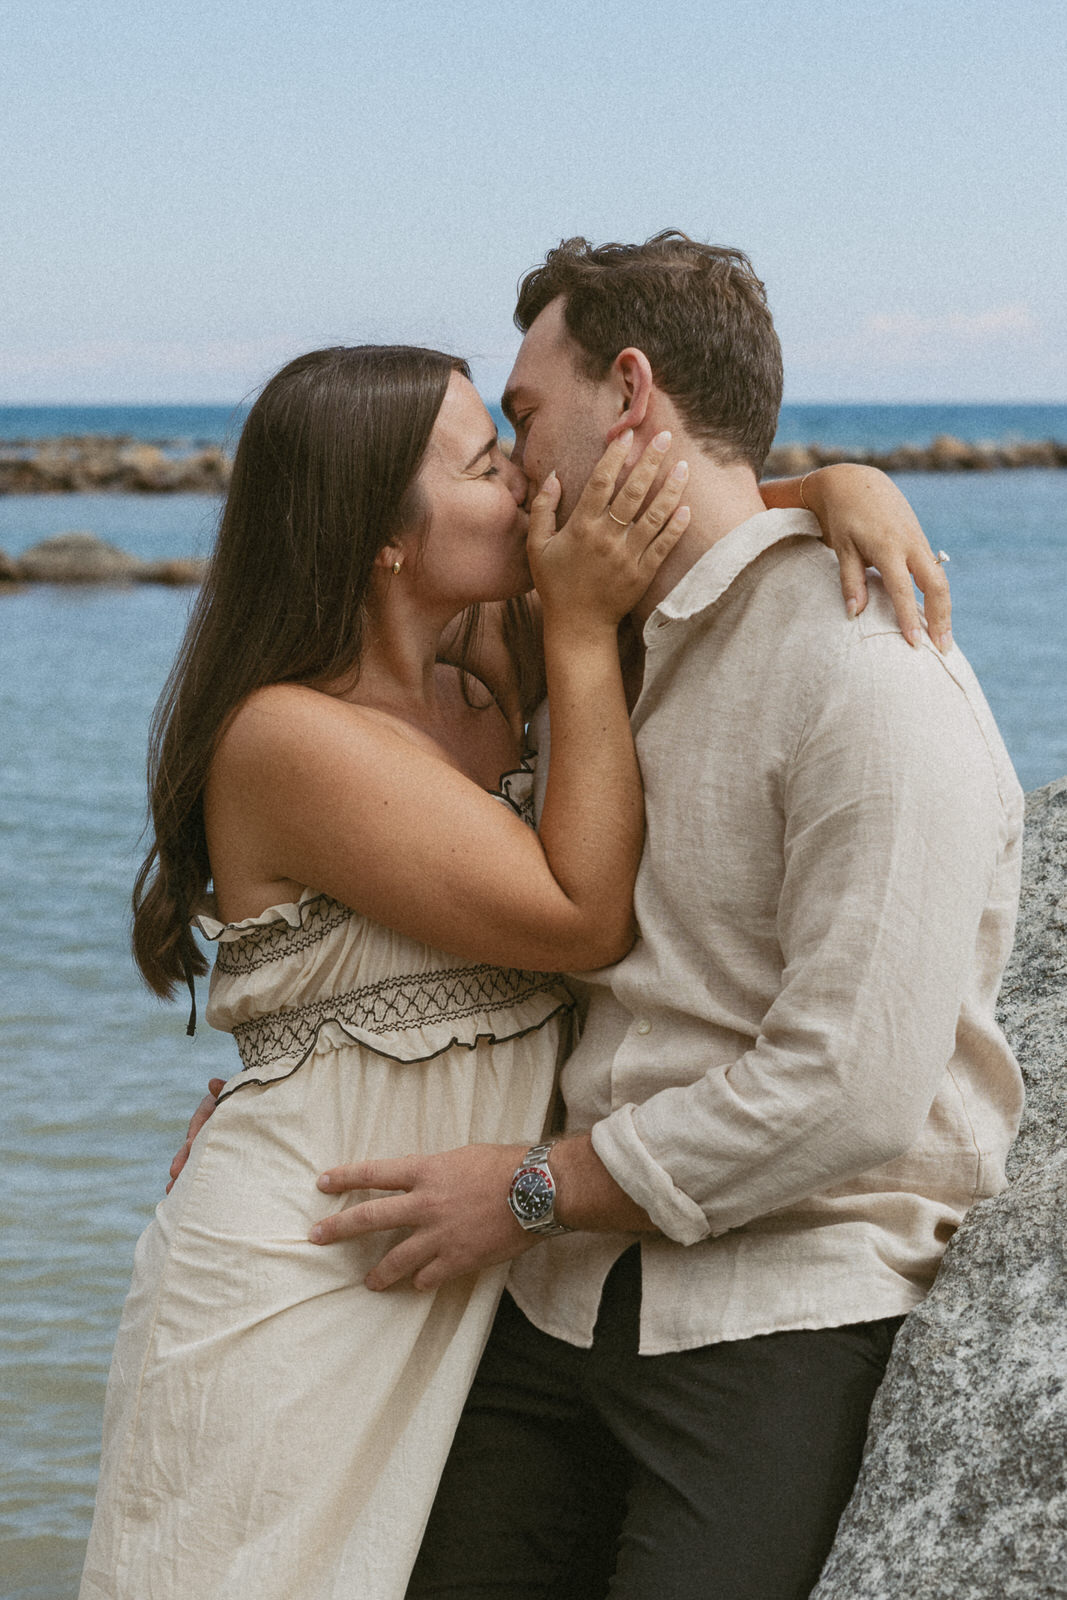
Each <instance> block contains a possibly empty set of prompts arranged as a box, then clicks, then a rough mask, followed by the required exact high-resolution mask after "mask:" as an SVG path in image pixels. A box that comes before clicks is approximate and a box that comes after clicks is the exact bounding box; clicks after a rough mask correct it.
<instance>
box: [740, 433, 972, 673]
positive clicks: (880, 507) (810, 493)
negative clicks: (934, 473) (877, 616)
mask: <svg viewBox="0 0 1067 1600" xmlns="http://www.w3.org/2000/svg"><path fill="white" fill-rule="evenodd" d="M760 494H761V495H762V496H763V503H764V505H765V506H767V507H768V509H770V510H773V509H775V508H777V507H786V508H795V507H800V508H803V509H804V510H806V511H811V512H814V514H815V516H817V517H818V519H819V524H820V526H821V527H822V531H823V539H824V541H825V542H826V544H828V545H829V546H830V549H831V550H832V551H833V552H834V554H835V555H836V557H837V559H838V562H839V563H840V566H841V591H842V593H843V594H844V597H845V602H846V604H847V605H848V607H849V609H850V612H851V614H852V615H853V616H858V614H859V613H860V612H861V611H862V610H863V608H864V606H865V605H866V604H867V579H866V575H865V569H866V568H867V567H877V569H878V571H879V573H880V575H881V579H882V582H883V584H884V585H885V588H886V592H887V593H888V595H889V597H890V599H891V600H892V602H893V609H894V610H895V611H896V614H897V623H898V624H899V627H900V631H901V633H903V635H904V637H905V638H906V639H908V640H909V641H910V642H911V643H912V644H917V643H918V641H919V638H920V637H921V633H922V625H921V621H920V618H919V608H918V606H917V605H916V603H915V590H914V589H913V588H912V579H913V578H914V580H915V582H916V583H917V584H918V586H919V588H920V589H921V590H922V593H923V596H924V599H925V610H926V626H927V629H928V631H929V633H930V637H931V638H932V639H933V641H934V643H935V644H936V645H937V647H938V649H939V650H941V651H946V650H950V649H951V648H952V631H951V629H952V598H951V595H950V594H949V586H948V579H947V577H946V576H945V570H944V567H943V566H942V565H940V564H939V563H938V561H936V560H935V558H934V552H933V551H932V550H931V548H930V545H929V542H928V540H927V538H926V535H925V534H924V533H923V531H922V528H921V527H920V526H919V523H918V521H917V519H916V516H915V513H914V512H913V511H912V509H911V506H910V505H909V504H908V501H907V498H906V497H905V496H904V495H903V494H902V493H901V491H900V490H899V489H898V488H897V486H896V484H895V483H894V482H893V480H892V478H889V477H887V476H886V474H885V473H884V472H882V471H880V470H879V468H877V467H862V466H859V465H857V464H855V463H852V462H845V461H843V462H840V463H837V464H835V465H833V466H829V467H817V468H816V469H815V470H814V471H813V472H808V473H805V475H804V476H803V477H801V478H776V479H772V480H770V481H768V482H767V483H761V484H760Z"/></svg>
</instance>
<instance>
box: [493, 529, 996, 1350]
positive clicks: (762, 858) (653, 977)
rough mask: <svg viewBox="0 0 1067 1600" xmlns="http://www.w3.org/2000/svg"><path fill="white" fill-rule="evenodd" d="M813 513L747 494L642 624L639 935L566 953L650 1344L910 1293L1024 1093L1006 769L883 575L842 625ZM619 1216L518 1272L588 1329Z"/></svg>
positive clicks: (569, 1328) (789, 1321)
mask: <svg viewBox="0 0 1067 1600" xmlns="http://www.w3.org/2000/svg"><path fill="white" fill-rule="evenodd" d="M817 533H818V527H817V524H816V523H815V520H814V518H812V517H810V516H808V514H807V513H805V512H802V511H767V512H764V513H763V514H762V515H759V516H755V517H753V518H751V519H750V520H749V521H748V522H746V523H744V524H742V525H741V526H740V527H738V528H735V529H734V530H733V531H732V532H731V533H730V534H728V535H727V536H726V537H725V538H724V539H722V540H720V541H719V542H718V543H717V544H715V545H714V546H713V547H712V548H711V549H710V550H709V551H708V552H707V553H706V554H705V555H704V556H703V557H702V558H701V560H700V561H698V562H697V563H696V565H695V566H694V567H692V568H691V569H690V571H689V572H688V573H686V575H685V576H684V577H683V578H682V579H681V581H680V582H679V583H678V584H677V585H676V586H675V588H674V589H672V590H671V592H670V593H669V594H668V595H667V596H666V598H665V599H664V600H663V602H662V604H661V605H660V606H659V607H658V608H657V610H656V611H655V612H653V614H652V616H651V617H650V618H649V621H648V623H647V624H646V627H645V630H644V635H645V643H646V648H647V656H646V664H645V676H644V683H643V687H642V691H641V696H640V699H639V700H638V702H637V705H636V707H635V709H634V713H633V727H634V732H635V737H636V741H637V749H638V753H639V755H640V760H641V769H642V772H643V774H644V780H645V789H646V810H647V839H646V844H645V851H644V856H643V859H642V862H641V868H640V873H639V875H638V880H637V889H636V896H635V903H636V909H637V916H638V921H639V926H640V930H641V934H640V938H639V939H638V942H637V943H636V945H635V946H634V948H633V950H632V951H631V952H630V954H629V955H627V956H626V957H625V958H624V959H623V960H622V961H620V962H619V963H618V964H617V965H615V966H613V967H610V968H606V969H604V970H603V971H600V972H597V973H594V974H591V975H587V980H588V982H589V1007H588V1016H587V1020H586V1024H585V1028H584V1031H583V1034H582V1038H581V1041H580V1043H579V1045H578V1047H577V1049H576V1051H575V1053H574V1054H573V1055H572V1056H571V1058H570V1060H569V1062H568V1063H567V1065H566V1067H565V1069H564V1073H563V1079H562V1086H563V1093H564V1099H565V1103H566V1128H567V1129H568V1130H569V1131H576V1130H579V1129H588V1128H592V1130H593V1143H594V1146H595V1148H596V1150H597V1153H598V1154H599V1156H600V1157H601V1159H602V1160H603V1162H604V1163H605V1165H606V1166H607V1167H608V1169H609V1171H610V1172H611V1173H612V1175H613V1176H614V1177H615V1179H616V1180H617V1181H618V1182H619V1183H620V1184H621V1186H622V1187H623V1188H624V1189H625V1190H626V1191H627V1193H628V1194H630V1195H632V1197H633V1198H634V1199H635V1200H637V1201H638V1202H639V1204H640V1205H642V1206H643V1207H644V1208H645V1209H646V1210H647V1212H648V1213H649V1215H650V1216H651V1218H652V1220H653V1221H654V1223H655V1224H656V1226H657V1228H658V1229H659V1230H660V1233H659V1234H658V1235H645V1236H644V1237H643V1239H642V1247H641V1248H642V1305H641V1346H640V1348H641V1351H642V1353H645V1354H655V1353H658V1352H662V1351H670V1350H679V1349H686V1348H690V1347H692V1346H696V1345H702V1344H711V1343H715V1342H717V1341H719V1340H725V1339H739V1338H747V1337H750V1336H752V1335H755V1334H763V1333H769V1332H773V1331H774V1330H777V1329H783V1328H819V1327H830V1326H837V1325H841V1324H844V1323H849V1322H857V1321H863V1320H867V1319H871V1318H876V1317H885V1316H892V1315H896V1314H899V1313H902V1312H906V1311H908V1310H909V1309H910V1308H911V1307H912V1306H914V1305H915V1304H916V1303H917V1302H918V1301H919V1300H921V1299H922V1297H923V1295H924V1294H925V1292H926V1290H927V1289H928V1288H929V1286H930V1283H931V1281H932V1279H933V1276H934V1273H935V1272H936V1270H937V1265H938V1261H939V1259H940V1257H941V1254H942V1252H943V1250H944V1247H945V1244H946V1243H947V1241H948V1239H949V1238H950V1237H951V1235H952V1233H953V1231H954V1229H955V1228H956V1227H957V1226H958V1224H959V1222H960V1219H961V1218H962V1216H963V1214H964V1212H965V1211H966V1210H967V1208H968V1207H969V1206H971V1205H972V1204H973V1203H974V1202H975V1201H976V1200H980V1199H982V1198H983V1197H984V1196H987V1195H992V1194H996V1193H997V1192H998V1191H999V1190H1000V1189H1001V1188H1002V1187H1003V1185H1004V1158H1005V1155H1006V1153H1007V1150H1008V1147H1009V1145H1010V1143H1011V1140H1012V1138H1013V1136H1014V1134H1015V1130H1016V1127H1017V1124H1018V1118H1019V1113H1020V1110H1021V1105H1022V1083H1021V1078H1020V1074H1019V1069H1018V1066H1017V1065H1016V1062H1015V1060H1014V1059H1013V1057H1012V1054H1011V1051H1010V1050H1009V1048H1008V1045H1007V1043H1006V1041H1005V1039H1004V1037H1003V1035H1002V1033H1001V1032H1000V1030H999V1028H998V1027H997V1025H996V1022H995V1020H994V1002H995V999H996V994H997V989H998V985H999V982H1000V976H1001V971H1002V969H1003V966H1004V963H1005V961H1006V960H1007V957H1008V953H1009V951H1010V948H1011V943H1012V937H1013V931H1014V923H1015V914H1016V907H1017V901H1018V892H1019V854H1020V843H1021V832H1022V813H1023V801H1022V793H1021V790H1020V788H1019V784H1018V781H1017V779H1016V777H1015V774H1014V772H1013V771H1012V767H1011V764H1010V761H1009V759H1008V756H1007V753H1006V751H1005V749H1004V746H1003V744H1002V742H1001V739H1000V736H999V734H998V732H997V729H996V726H995V724H994V722H993V719H992V716H991V714H990V711H989V708H988V706H987V705H986V703H985V700H984V699H983V697H982V693H981V691H980V689H979V687H978V684H977V682H976V680H975V677H974V674H973V673H972V672H971V670H970V668H969V666H968V665H967V663H966V661H965V660H964V658H963V656H962V655H961V654H960V652H959V651H958V650H953V651H952V653H951V654H950V655H949V656H948V657H947V658H943V657H941V656H940V655H939V654H938V652H937V651H936V650H935V649H934V648H933V646H932V645H931V644H930V643H929V641H927V640H925V639H924V641H923V644H922V646H921V648H920V649H918V650H913V649H911V648H910V647H909V646H908V644H907V643H906V642H905V640H904V639H903V638H902V636H901V634H900V633H899V631H898V629H897V626H896V622H895V621H894V618H893V612H892V607H891V606H890V604H889V603H888V601H887V599H886V597H885V595H884V592H883V591H882V590H881V588H880V586H879V585H878V584H877V582H876V581H873V580H872V582H871V599H870V604H869V605H868V607H867V609H866V611H865V612H864V613H863V614H862V615H861V616H860V617H859V618H858V619H857V620H855V621H852V622H850V621H849V620H848V619H847V618H846V617H845V615H844V609H843V606H842V603H841V594H840V586H839V583H838V572H837V563H836V561H835V559H834V557H833V556H832V555H831V554H830V552H829V551H828V550H826V549H825V548H824V547H823V545H822V544H821V543H820V542H819V541H818V539H817V538H816V537H813V535H817ZM534 732H535V735H536V734H537V733H538V729H537V728H536V727H535V729H534ZM546 732H547V729H546V728H545V727H544V726H543V723H542V726H541V729H540V736H541V739H542V740H543V739H544V735H545V734H546ZM544 754H545V751H544V748H542V752H541V755H542V758H543V756H544ZM540 765H541V766H542V774H541V775H542V779H543V775H544V774H543V767H544V765H545V763H544V761H543V759H542V761H541V763H540ZM631 1242H632V1236H630V1235H623V1234H602V1233H591V1232H588V1233H575V1234H570V1235H566V1236H562V1237H559V1238H554V1239H548V1240H544V1241H542V1242H540V1243H539V1244H538V1245H537V1246H536V1248H534V1249H532V1250H530V1251H528V1252H527V1253H526V1254H525V1255H524V1256H522V1257H520V1258H519V1260H518V1261H516V1262H515V1263H514V1265H513V1268H512V1274H511V1278H510V1284H509V1287H510V1288H511V1292H512V1294H513V1295H514V1297H515V1299H516V1300H517V1301H518V1303H519V1305H520V1306H521V1307H522V1309H523V1311H524V1312H525V1313H526V1315H527V1316H528V1317H529V1318H530V1320H531V1321H532V1322H534V1323H535V1324H536V1325H537V1326H538V1327H540V1328H542V1329H543V1330H544V1331H545V1332H547V1333H551V1334H554V1335H556V1336H557V1337H559V1338H562V1339H565V1340H568V1341H569V1342H571V1343H573V1344H576V1345H588V1344H589V1343H590V1342H591V1339H592V1333H593V1326H594V1323H595V1321H596V1315H597V1309H598V1305H599V1300H600V1293H601V1288H602V1286H603V1282H604V1279H605V1277H606V1275H607V1273H608V1271H609V1269H610V1267H611V1265H612V1263H613V1262H614V1261H615V1259H616V1258H617V1256H618V1255H619V1253H620V1252H621V1251H622V1250H623V1249H624V1248H626V1246H627V1245H628V1244H630V1243H631Z"/></svg>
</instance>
